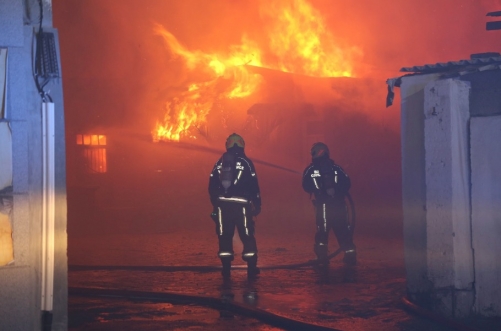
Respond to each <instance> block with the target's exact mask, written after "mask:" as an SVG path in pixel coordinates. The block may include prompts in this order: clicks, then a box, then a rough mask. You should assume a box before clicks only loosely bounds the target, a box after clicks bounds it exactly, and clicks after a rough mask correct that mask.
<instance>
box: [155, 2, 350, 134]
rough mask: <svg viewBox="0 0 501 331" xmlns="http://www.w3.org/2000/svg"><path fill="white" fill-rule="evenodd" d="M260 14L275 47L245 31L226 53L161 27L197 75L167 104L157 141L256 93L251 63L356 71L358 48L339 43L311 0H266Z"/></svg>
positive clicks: (328, 73) (318, 72)
mask: <svg viewBox="0 0 501 331" xmlns="http://www.w3.org/2000/svg"><path fill="white" fill-rule="evenodd" d="M260 13H261V15H262V16H263V19H264V20H265V21H266V22H267V23H266V24H265V28H266V30H267V34H268V40H269V45H265V47H263V48H260V47H259V45H258V44H257V43H256V42H254V41H252V40H250V39H249V38H248V37H247V36H245V35H244V36H243V37H242V39H241V43H240V44H239V45H232V46H230V47H229V50H228V51H227V53H225V54H223V53H206V52H202V51H200V50H195V51H191V50H188V49H186V48H185V47H184V46H183V45H182V44H181V43H180V42H179V41H178V40H177V38H176V37H175V36H174V35H173V34H172V33H170V32H169V31H167V30H165V28H163V27H162V26H161V25H157V26H156V32H157V33H158V34H159V35H161V36H162V37H163V39H164V41H165V43H166V45H167V47H168V49H169V50H170V51H171V52H172V55H173V57H175V58H180V59H182V61H183V62H184V64H185V66H186V69H187V70H188V71H189V72H191V73H196V74H197V79H196V81H195V82H189V83H187V86H186V87H185V89H184V90H183V91H182V92H181V93H179V94H178V95H177V96H176V97H174V98H172V99H171V100H169V101H167V102H166V104H165V115H164V118H163V119H162V120H160V121H157V123H156V126H155V128H154V130H153V131H152V136H153V140H154V141H160V140H176V141H178V140H180V139H181V138H182V137H183V136H191V135H192V131H193V129H194V128H195V129H196V128H199V127H200V126H201V125H203V124H204V123H205V122H206V118H207V115H208V114H209V113H210V111H211V110H212V109H213V108H214V105H215V104H216V103H219V102H220V101H221V100H228V99H237V98H246V97H248V96H250V95H252V94H253V93H255V92H256V91H257V90H258V89H259V86H260V84H261V82H262V77H261V76H260V75H258V74H256V73H252V72H251V71H250V70H248V67H246V65H252V66H257V67H266V68H271V69H275V70H281V71H285V72H291V73H299V74H304V75H309V76H315V77H339V76H352V75H353V74H352V66H351V63H350V58H351V56H352V54H354V53H356V52H357V49H356V48H352V49H341V48H340V47H338V46H336V43H335V41H334V38H333V36H332V34H331V33H330V32H329V31H328V30H327V29H326V27H325V22H324V19H323V18H322V15H321V14H320V12H319V11H318V10H316V9H315V8H313V7H312V6H311V4H309V3H308V2H307V1H306V0H280V1H262V2H261V7H260ZM264 52H267V53H266V55H267V56H266V58H267V59H268V60H267V62H266V63H265V62H263V61H264V60H263V59H262V58H263V56H262V54H263V53H264Z"/></svg>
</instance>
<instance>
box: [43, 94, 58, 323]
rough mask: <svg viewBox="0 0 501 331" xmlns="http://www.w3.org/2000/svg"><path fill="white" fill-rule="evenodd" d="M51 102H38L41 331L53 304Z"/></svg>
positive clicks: (53, 185)
mask: <svg viewBox="0 0 501 331" xmlns="http://www.w3.org/2000/svg"><path fill="white" fill-rule="evenodd" d="M54 145H55V144H54V103H49V102H43V103H42V154H43V155H42V157H43V160H42V162H43V165H42V166H43V176H42V177H43V184H42V185H43V187H42V305H41V308H42V330H43V331H50V330H51V329H52V308H53V303H54V221H55V189H54V188H55V180H54V177H55V157H54V149H55V148H54Z"/></svg>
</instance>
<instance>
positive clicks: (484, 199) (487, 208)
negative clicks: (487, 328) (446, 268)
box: [471, 115, 501, 316]
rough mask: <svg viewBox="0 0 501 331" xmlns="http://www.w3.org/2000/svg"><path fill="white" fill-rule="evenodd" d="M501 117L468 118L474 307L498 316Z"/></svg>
mask: <svg viewBox="0 0 501 331" xmlns="http://www.w3.org/2000/svg"><path fill="white" fill-rule="evenodd" d="M500 141H501V116H500V115H498V116H490V117H476V118H472V119H471V167H472V176H471V184H472V229H473V249H474V250H475V276H476V283H477V286H476V294H477V298H476V302H475V309H476V310H477V312H478V313H480V314H482V315H486V316H501V285H500V284H501V259H500V252H501V146H500V144H499V142H500Z"/></svg>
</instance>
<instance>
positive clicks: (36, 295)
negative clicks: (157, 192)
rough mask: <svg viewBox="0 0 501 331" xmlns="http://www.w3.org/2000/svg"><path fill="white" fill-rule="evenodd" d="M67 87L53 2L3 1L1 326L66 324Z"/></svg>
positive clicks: (0, 16) (0, 31) (0, 3)
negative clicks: (64, 98)
mask: <svg viewBox="0 0 501 331" xmlns="http://www.w3.org/2000/svg"><path fill="white" fill-rule="evenodd" d="M62 91H63V89H62V81H61V66H60V61H59V47H58V34H57V31H56V30H55V29H53V28H52V13H51V2H50V1H48V0H40V1H36V0H2V1H0V164H1V166H0V330H9V331H10V330H12V331H15V330H19V331H26V330H66V329H67V325H68V311H67V309H68V308H67V303H68V295H67V288H68V281H67V278H68V277H67V276H68V273H67V235H66V220H67V218H66V161H65V139H64V109H63V92H62Z"/></svg>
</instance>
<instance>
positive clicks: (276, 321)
mask: <svg viewBox="0 0 501 331" xmlns="http://www.w3.org/2000/svg"><path fill="white" fill-rule="evenodd" d="M68 294H69V295H70V296H82V297H108V298H113V299H117V298H122V299H130V300H133V299H135V300H148V301H157V302H169V303H179V304H196V305H201V306H207V307H210V308H214V309H218V310H226V311H231V312H233V313H236V314H239V315H243V316H247V317H251V318H255V319H258V320H260V321H262V322H264V323H266V324H269V325H272V326H276V327H280V328H285V329H286V330H312V331H317V330H318V331H341V330H338V329H333V328H329V327H325V326H321V325H317V324H312V323H306V322H302V321H298V320H295V319H292V318H287V317H284V316H280V315H276V314H273V313H270V312H268V311H266V310H262V309H259V308H254V307H250V306H247V305H244V304H240V303H237V302H232V301H228V300H226V299H218V298H214V297H209V296H198V295H188V294H179V293H170V292H145V291H124V290H113V289H101V288H91V287H70V288H69V289H68Z"/></svg>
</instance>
